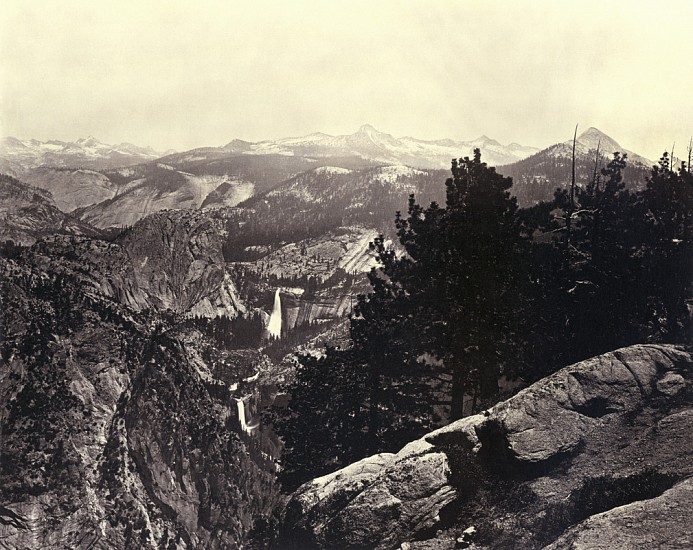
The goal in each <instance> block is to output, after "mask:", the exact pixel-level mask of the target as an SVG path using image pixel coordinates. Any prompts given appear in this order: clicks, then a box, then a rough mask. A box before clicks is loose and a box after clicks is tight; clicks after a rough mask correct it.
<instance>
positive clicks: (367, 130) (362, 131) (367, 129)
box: [359, 124, 380, 134]
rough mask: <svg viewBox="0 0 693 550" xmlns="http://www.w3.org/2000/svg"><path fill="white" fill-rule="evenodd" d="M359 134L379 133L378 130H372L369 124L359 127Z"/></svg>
mask: <svg viewBox="0 0 693 550" xmlns="http://www.w3.org/2000/svg"><path fill="white" fill-rule="evenodd" d="M359 133H360V134H379V133H380V132H378V130H376V129H375V128H373V126H371V125H370V124H364V125H363V126H361V128H359Z"/></svg>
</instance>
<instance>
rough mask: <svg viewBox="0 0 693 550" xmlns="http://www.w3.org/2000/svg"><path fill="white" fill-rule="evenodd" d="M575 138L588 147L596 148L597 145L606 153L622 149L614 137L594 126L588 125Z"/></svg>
mask: <svg viewBox="0 0 693 550" xmlns="http://www.w3.org/2000/svg"><path fill="white" fill-rule="evenodd" d="M577 140H578V143H581V144H583V145H585V146H586V147H587V148H588V149H596V148H597V146H599V149H600V150H601V151H604V152H608V153H612V152H614V151H617V150H618V151H621V150H622V147H621V146H620V145H619V144H618V142H617V141H616V140H615V139H613V138H612V137H609V136H607V135H606V134H605V133H604V132H602V131H601V130H599V129H597V128H595V127H594V126H590V127H589V128H588V129H587V130H585V131H584V132H582V133H581V134H580V135H579V136H578V138H577ZM572 141H573V140H572V139H571V140H570V142H571V143H572Z"/></svg>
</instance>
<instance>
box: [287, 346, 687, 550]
mask: <svg viewBox="0 0 693 550" xmlns="http://www.w3.org/2000/svg"><path fill="white" fill-rule="evenodd" d="M692 383H693V356H692V355H691V354H690V353H689V352H686V351H684V350H682V349H680V348H677V347H674V346H658V345H638V346H632V347H629V348H623V349H620V350H617V351H615V352H612V353H607V354H605V355H602V356H599V357H595V358H593V359H590V360H587V361H583V362H581V363H578V364H575V365H572V366H569V367H566V368H564V369H562V370H560V371H558V372H557V373H555V374H554V375H551V376H549V377H547V378H545V379H543V380H541V381H539V382H537V383H535V384H533V385H532V386H530V387H528V388H526V389H525V390H523V391H521V392H520V393H518V394H517V395H515V396H514V397H512V398H510V399H509V400H507V401H505V402H503V403H500V404H499V405H496V406H495V407H493V408H492V409H490V410H488V411H485V413H484V414H479V415H476V416H472V417H468V418H464V419H462V420H459V421H457V422H455V423H453V424H450V425H449V426H446V427H444V428H442V429H440V430H437V431H435V432H432V433H430V434H428V435H427V436H425V437H423V438H422V439H420V440H417V441H414V442H412V443H410V444H409V445H407V446H405V447H404V448H403V449H402V450H401V451H400V452H399V453H397V454H381V455H376V456H373V457H369V458H366V459H363V460H361V461H360V462H357V463H355V464H352V465H351V466H349V467H347V468H345V469H343V470H339V471H337V472H334V473H332V474H329V475H327V476H324V477H322V478H318V479H315V480H313V481H311V482H308V483H306V484H305V485H303V486H302V487H300V488H299V489H298V490H297V491H296V492H295V493H294V494H293V495H292V497H291V500H290V501H289V503H288V505H287V508H286V512H285V517H284V520H283V524H282V528H281V539H280V547H281V548H301V549H304V548H409V549H414V548H430V549H433V548H437V549H448V548H449V549H452V548H459V547H472V548H542V547H545V546H547V545H548V547H550V548H554V549H559V548H560V549H564V548H565V549H567V548H614V547H620V548H643V547H648V546H649V547H653V546H656V547H658V548H684V547H690V543H691V541H692V540H693V539H692V531H691V527H690V525H691V524H693V523H692V520H693V513H692V512H691V507H690V500H691V489H690V484H691V479H693V477H692V476H693V460H692V458H693V444H692V443H691V441H690V438H689V437H688V434H690V433H691V429H692V428H693V408H692V407H691V405H692V404H693V391H692V388H693V385H692ZM634 526H635V527H634ZM470 527H474V529H473V530H471V531H472V533H470V532H469V531H468V533H467V534H466V535H465V534H464V531H465V530H467V529H468V528H470Z"/></svg>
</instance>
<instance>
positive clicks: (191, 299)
mask: <svg viewBox="0 0 693 550" xmlns="http://www.w3.org/2000/svg"><path fill="white" fill-rule="evenodd" d="M25 259H26V261H28V262H30V263H32V264H34V265H36V266H38V267H41V268H46V269H48V268H50V269H53V270H57V271H59V272H61V273H65V274H69V275H74V276H75V277H77V278H78V279H79V280H80V281H81V282H82V283H84V284H85V289H87V290H85V291H86V292H91V293H99V294H103V295H104V296H107V297H109V298H112V299H114V300H117V301H118V302H119V303H121V304H123V305H126V306H128V307H129V308H131V309H133V310H135V311H145V310H152V311H154V312H158V313H164V312H169V313H172V314H182V315H186V316H202V317H216V316H217V315H226V316H228V317H234V316H236V315H237V314H238V313H240V312H243V311H245V306H244V305H243V303H242V302H241V300H240V298H239V297H238V293H237V291H236V287H235V285H234V283H233V281H232V280H231V277H230V275H229V274H228V272H227V270H226V266H225V264H224V259H223V256H222V253H221V242H220V239H219V235H218V232H217V231H216V230H215V229H214V227H213V224H212V223H211V222H210V221H209V220H208V219H207V218H205V217H204V216H202V215H195V213H193V212H162V213H160V214H156V215H153V216H150V217H149V218H147V219H145V220H142V221H141V222H140V223H138V224H137V225H135V226H134V227H132V228H131V229H129V230H128V231H126V232H125V233H124V234H123V235H121V236H120V237H119V238H118V239H117V240H116V241H115V242H107V241H103V240H96V239H90V238H85V237H77V236H61V235H55V236H51V237H46V238H44V239H42V240H41V241H40V242H39V243H37V244H36V245H35V246H34V247H33V248H32V249H31V250H30V251H27V253H26V254H25Z"/></svg>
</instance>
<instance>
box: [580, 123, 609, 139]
mask: <svg viewBox="0 0 693 550" xmlns="http://www.w3.org/2000/svg"><path fill="white" fill-rule="evenodd" d="M594 137H596V138H607V139H611V138H610V137H609V136H607V135H606V134H605V133H604V132H602V131H601V130H600V129H599V128H595V127H594V126H590V127H589V128H588V129H587V130H585V131H584V132H582V133H581V134H580V135H579V136H578V139H582V138H594Z"/></svg>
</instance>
